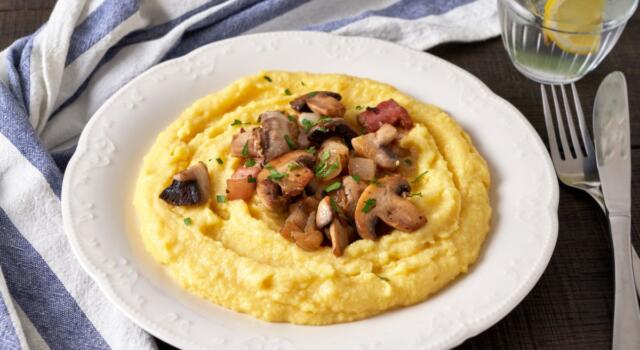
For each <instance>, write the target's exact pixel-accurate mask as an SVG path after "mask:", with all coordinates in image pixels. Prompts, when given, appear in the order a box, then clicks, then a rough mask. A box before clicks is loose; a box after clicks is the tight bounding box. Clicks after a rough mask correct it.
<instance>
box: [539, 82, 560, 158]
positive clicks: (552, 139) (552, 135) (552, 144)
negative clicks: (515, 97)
mask: <svg viewBox="0 0 640 350" xmlns="http://www.w3.org/2000/svg"><path fill="white" fill-rule="evenodd" d="M540 92H541V93H542V109H543V111H544V121H545V125H546V126H547V137H548V138H549V149H550V151H551V158H553V160H554V162H555V160H556V159H558V160H560V151H559V150H558V141H557V140H556V130H555V127H554V126H553V120H552V117H551V109H550V108H549V99H548V98H547V89H546V88H545V87H544V84H540Z"/></svg>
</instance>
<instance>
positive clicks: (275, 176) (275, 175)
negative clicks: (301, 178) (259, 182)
mask: <svg viewBox="0 0 640 350" xmlns="http://www.w3.org/2000/svg"><path fill="white" fill-rule="evenodd" d="M286 176H287V174H286V173H281V172H279V171H277V170H275V169H273V167H271V169H270V170H269V176H267V179H269V180H275V181H278V180H282V179H283V178H284V177H286Z"/></svg>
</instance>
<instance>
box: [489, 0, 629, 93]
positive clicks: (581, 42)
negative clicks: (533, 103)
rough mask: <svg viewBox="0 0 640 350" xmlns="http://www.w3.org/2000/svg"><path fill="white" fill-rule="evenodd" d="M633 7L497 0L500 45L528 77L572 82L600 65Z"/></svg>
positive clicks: (618, 1)
mask: <svg viewBox="0 0 640 350" xmlns="http://www.w3.org/2000/svg"><path fill="white" fill-rule="evenodd" d="M637 6H638V0H498V11H499V16H500V25H501V28H502V41H503V43H504V46H505V48H506V49H507V52H508V53H509V57H510V58H511V61H512V62H513V64H514V65H515V67H516V68H517V69H518V70H519V71H520V72H521V73H522V74H524V75H525V76H527V77H528V78H530V79H532V80H534V81H537V82H539V83H544V84H567V83H571V82H574V81H577V80H579V79H580V78H582V77H583V76H584V75H585V74H587V73H589V72H590V71H592V70H593V69H594V68H596V67H597V66H598V64H600V62H602V60H603V59H604V58H605V57H606V55H607V54H608V53H609V52H610V51H611V49H612V48H613V46H614V45H615V44H616V42H617V41H618V38H619V37H620V34H621V33H622V31H623V29H624V26H625V24H626V23H627V21H628V19H629V18H630V17H631V15H632V14H633V13H634V11H635V10H636V8H637Z"/></svg>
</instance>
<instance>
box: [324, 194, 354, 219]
mask: <svg viewBox="0 0 640 350" xmlns="http://www.w3.org/2000/svg"><path fill="white" fill-rule="evenodd" d="M329 205H331V211H333V212H334V213H336V214H337V215H338V216H339V217H341V218H342V220H344V221H347V220H349V219H348V218H347V216H346V215H344V213H343V212H342V209H340V207H338V205H337V204H336V201H335V200H333V197H329Z"/></svg>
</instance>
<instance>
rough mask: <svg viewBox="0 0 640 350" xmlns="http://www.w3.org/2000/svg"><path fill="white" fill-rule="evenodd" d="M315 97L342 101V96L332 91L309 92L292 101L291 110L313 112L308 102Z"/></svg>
mask: <svg viewBox="0 0 640 350" xmlns="http://www.w3.org/2000/svg"><path fill="white" fill-rule="evenodd" d="M315 96H329V97H332V98H334V99H336V100H338V101H340V100H341V99H342V96H340V94H338V93H336V92H332V91H312V92H309V93H307V94H304V95H302V96H300V97H298V98H296V99H295V100H293V101H291V102H290V103H289V104H290V105H291V108H293V109H294V110H295V111H298V112H311V109H310V108H309V106H307V100H308V99H309V98H312V97H315Z"/></svg>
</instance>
